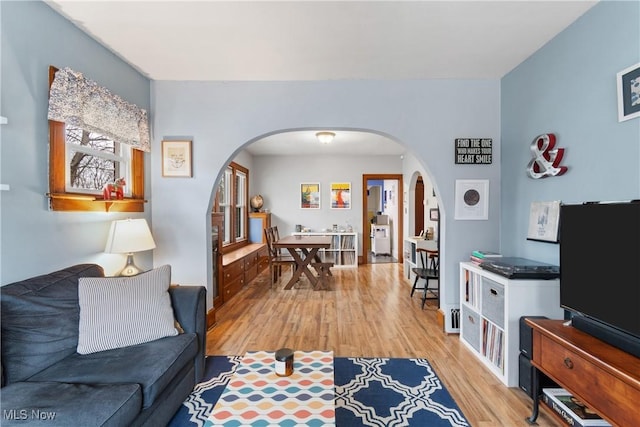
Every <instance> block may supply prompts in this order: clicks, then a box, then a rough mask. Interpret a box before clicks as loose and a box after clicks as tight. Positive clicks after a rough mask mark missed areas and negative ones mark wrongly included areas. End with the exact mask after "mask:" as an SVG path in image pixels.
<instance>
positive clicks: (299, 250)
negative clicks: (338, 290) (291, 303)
mask: <svg viewBox="0 0 640 427" xmlns="http://www.w3.org/2000/svg"><path fill="white" fill-rule="evenodd" d="M331 240H332V237H331V236H300V235H295V236H285V237H282V238H280V239H278V240H276V241H275V242H273V247H274V248H276V249H287V250H288V251H289V253H290V254H291V256H292V257H293V259H294V260H295V261H296V268H295V270H294V272H293V274H292V275H291V278H290V279H289V282H287V284H286V285H285V287H284V289H291V288H292V287H293V285H294V284H295V283H296V282H297V281H298V280H299V279H300V277H301V276H302V274H305V275H306V276H307V278H308V279H309V282H310V283H311V285H312V286H313V287H314V289H315V288H316V285H317V283H318V276H317V275H315V274H313V271H311V269H310V268H309V265H310V264H311V261H313V260H315V261H316V262H322V261H321V259H320V256H319V255H318V251H319V250H320V249H329V248H330V247H331Z"/></svg>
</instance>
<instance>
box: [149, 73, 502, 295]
mask: <svg viewBox="0 0 640 427" xmlns="http://www.w3.org/2000/svg"><path fill="white" fill-rule="evenodd" d="M152 88H153V100H154V103H153V111H154V121H153V126H154V134H155V140H154V144H155V147H154V150H153V152H152V156H151V160H152V178H151V180H152V186H153V188H152V189H153V194H154V200H153V207H152V208H153V224H154V236H155V237H156V239H157V240H158V241H159V244H158V248H157V249H156V250H155V251H154V264H157V265H160V264H164V263H171V265H172V266H173V270H172V272H173V274H174V275H175V277H176V280H177V281H179V282H181V283H189V284H193V283H196V284H197V283H200V284H203V283H207V284H208V286H209V288H210V287H211V284H210V282H211V280H210V279H209V276H210V273H209V271H210V261H209V258H210V256H209V251H206V250H203V248H205V247H207V245H210V242H208V240H209V239H208V236H209V234H210V233H209V228H210V225H209V221H210V219H209V212H210V208H211V199H212V190H213V188H214V183H215V180H216V178H217V176H218V173H219V171H220V169H221V168H222V167H223V166H224V165H225V164H226V163H227V162H228V160H229V159H231V158H233V157H234V156H235V154H236V153H237V152H238V151H239V150H240V149H241V148H242V147H243V146H245V145H246V144H249V143H251V142H252V141H253V140H255V139H257V138H261V137H263V136H266V135H269V134H271V133H274V132H281V131H286V130H292V129H308V128H315V129H318V128H334V129H360V130H370V131H374V132H379V133H382V134H385V135H388V136H390V137H392V138H393V139H395V140H396V141H398V142H399V143H401V144H403V145H405V146H406V147H407V148H408V149H409V151H410V152H411V153H412V154H413V155H414V156H415V158H416V159H418V161H419V162H420V163H422V164H423V169H424V170H426V171H427V172H428V174H429V177H430V178H431V180H432V182H433V183H434V185H435V186H436V191H437V193H438V195H439V197H440V200H439V201H440V208H441V210H442V212H441V214H442V215H453V212H454V209H453V203H454V186H455V180H456V179H462V178H466V179H487V180H489V181H490V185H491V186H490V190H489V191H490V196H489V200H490V202H489V220H488V221H453V220H452V221H447V222H444V221H443V223H442V225H443V226H444V227H448V229H447V230H445V231H446V233H445V232H444V231H443V234H442V235H443V236H446V239H447V241H446V242H443V252H444V255H443V259H442V263H441V265H442V276H443V280H442V282H443V285H442V287H443V288H445V290H443V294H442V297H443V302H442V304H443V306H446V305H447V304H456V303H457V301H458V280H459V270H458V262H459V261H462V260H466V259H468V258H469V253H470V252H471V250H473V249H475V248H478V247H496V246H497V241H498V235H499V234H498V232H499V230H498V225H499V204H500V171H499V158H500V156H499V150H500V144H499V82H498V81H497V80H478V81H468V80H446V79H443V80H421V81H322V82H171V81H155V82H153V83H152ZM168 135H191V136H192V138H193V153H194V155H193V161H194V165H193V173H194V176H193V178H191V179H186V180H185V179H175V178H162V176H161V173H160V170H159V168H158V165H160V157H161V154H160V150H158V144H159V143H160V140H161V139H162V138H163V137H166V136H168ZM468 136H481V137H487V138H493V140H494V141H496V142H497V143H496V145H495V146H494V150H495V151H494V153H495V160H494V162H495V163H494V164H492V165H477V166H475V165H454V157H453V154H454V151H453V150H454V146H453V144H454V140H455V138H460V137H468ZM311 161H315V159H312V160H311ZM336 169H337V170H338V171H339V168H336ZM372 172H373V171H372ZM411 172H413V170H412V171H411ZM308 179H309V180H313V177H312V176H310V177H309V178H308ZM354 184H355V183H354Z"/></svg>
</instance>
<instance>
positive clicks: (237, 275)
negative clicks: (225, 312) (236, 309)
mask: <svg viewBox="0 0 640 427" xmlns="http://www.w3.org/2000/svg"><path fill="white" fill-rule="evenodd" d="M222 271H223V279H222V295H223V297H224V302H226V301H228V300H230V299H231V298H232V297H233V296H234V295H235V294H237V293H238V292H239V291H240V289H242V287H243V286H244V283H245V275H244V258H241V259H238V260H236V261H234V262H232V263H231V264H229V265H226V266H225V265H224V261H223V268H222Z"/></svg>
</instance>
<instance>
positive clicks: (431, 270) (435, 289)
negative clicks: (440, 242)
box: [411, 248, 440, 309]
mask: <svg viewBox="0 0 640 427" xmlns="http://www.w3.org/2000/svg"><path fill="white" fill-rule="evenodd" d="M416 253H417V254H418V256H419V258H420V267H414V268H412V269H411V270H412V271H413V273H414V274H415V275H416V279H415V280H414V281H413V287H412V288H411V296H412V297H413V293H414V292H415V291H416V290H422V291H423V294H422V308H423V309H424V304H425V303H426V301H427V300H428V299H433V300H437V301H438V308H440V260H439V256H438V255H439V253H438V251H434V250H431V249H424V248H417V249H416ZM420 279H423V280H424V281H425V283H424V287H421V288H419V287H418V286H417V285H418V280H420ZM431 282H435V285H434V286H429V284H430V283H431ZM429 295H430V296H429Z"/></svg>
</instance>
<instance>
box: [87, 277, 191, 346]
mask: <svg viewBox="0 0 640 427" xmlns="http://www.w3.org/2000/svg"><path fill="white" fill-rule="evenodd" d="M170 284H171V266H169V265H163V266H162V267H158V268H155V269H153V270H151V271H148V272H146V273H142V274H139V275H137V276H133V277H95V278H90V277H84V278H81V279H80V281H79V285H78V297H79V303H80V322H79V324H80V333H79V336H78V349H77V351H78V353H80V354H89V353H93V352H97V351H104V350H110V349H113V348H120V347H126V346H130V345H136V344H141V343H145V342H149V341H153V340H157V339H159V338H163V337H167V336H172V335H177V334H178V330H177V329H176V327H175V318H174V315H173V309H172V307H171V297H170V296H169V285H170Z"/></svg>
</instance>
